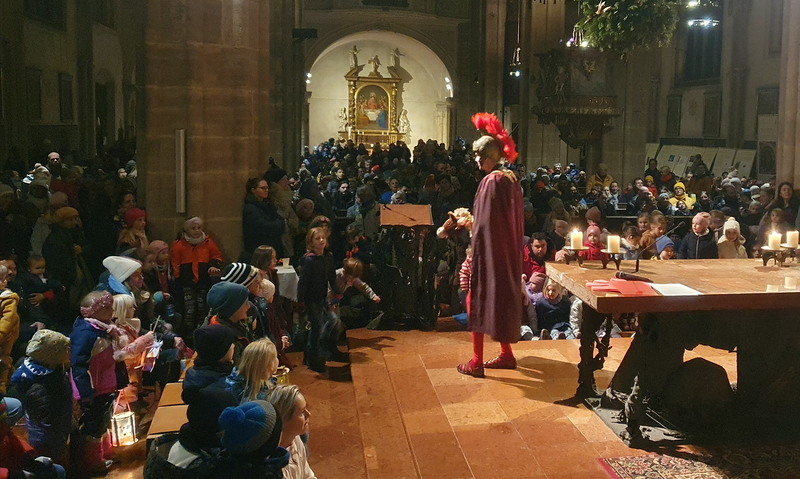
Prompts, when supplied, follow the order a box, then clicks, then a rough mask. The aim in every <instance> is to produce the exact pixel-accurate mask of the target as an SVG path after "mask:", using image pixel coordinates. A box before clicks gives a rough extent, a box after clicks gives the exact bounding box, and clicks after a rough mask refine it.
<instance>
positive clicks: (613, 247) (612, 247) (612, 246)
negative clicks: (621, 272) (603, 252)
mask: <svg viewBox="0 0 800 479" xmlns="http://www.w3.org/2000/svg"><path fill="white" fill-rule="evenodd" d="M608 251H609V252H610V253H619V236H616V235H609V237H608Z"/></svg>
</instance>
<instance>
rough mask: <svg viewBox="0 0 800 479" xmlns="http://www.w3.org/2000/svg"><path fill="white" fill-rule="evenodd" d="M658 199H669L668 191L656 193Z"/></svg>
mask: <svg viewBox="0 0 800 479" xmlns="http://www.w3.org/2000/svg"><path fill="white" fill-rule="evenodd" d="M658 199H659V200H669V193H661V194H660V195H658Z"/></svg>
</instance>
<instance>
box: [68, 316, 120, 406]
mask: <svg viewBox="0 0 800 479" xmlns="http://www.w3.org/2000/svg"><path fill="white" fill-rule="evenodd" d="M69 342H70V349H71V351H70V362H71V363H72V379H73V380H74V381H75V386H76V387H77V388H78V392H79V393H80V395H81V400H85V399H91V398H92V397H93V396H94V395H95V394H108V393H112V392H114V391H116V390H117V389H118V388H117V373H116V366H117V364H116V361H114V347H113V346H112V345H111V339H110V338H109V337H108V334H106V332H105V331H103V330H101V329H98V328H96V327H95V326H93V325H92V324H91V323H90V322H88V321H86V320H84V319H83V318H78V319H76V320H75V324H73V325H72V334H70V335H69Z"/></svg>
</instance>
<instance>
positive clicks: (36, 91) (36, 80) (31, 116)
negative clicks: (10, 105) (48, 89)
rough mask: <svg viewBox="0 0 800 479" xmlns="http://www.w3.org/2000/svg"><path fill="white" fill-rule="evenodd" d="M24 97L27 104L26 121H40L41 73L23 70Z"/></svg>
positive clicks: (27, 69)
mask: <svg viewBox="0 0 800 479" xmlns="http://www.w3.org/2000/svg"><path fill="white" fill-rule="evenodd" d="M25 96H26V100H27V102H28V121H29V122H38V121H42V71H41V70H37V69H35V68H26V69H25Z"/></svg>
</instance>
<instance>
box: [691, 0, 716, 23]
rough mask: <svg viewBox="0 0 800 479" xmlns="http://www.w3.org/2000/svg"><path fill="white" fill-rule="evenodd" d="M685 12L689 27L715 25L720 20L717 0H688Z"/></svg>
mask: <svg viewBox="0 0 800 479" xmlns="http://www.w3.org/2000/svg"><path fill="white" fill-rule="evenodd" d="M685 12H686V25H687V26H689V27H715V26H717V25H719V24H720V21H721V20H722V7H721V6H720V3H719V0H689V1H688V2H686V6H685Z"/></svg>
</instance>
